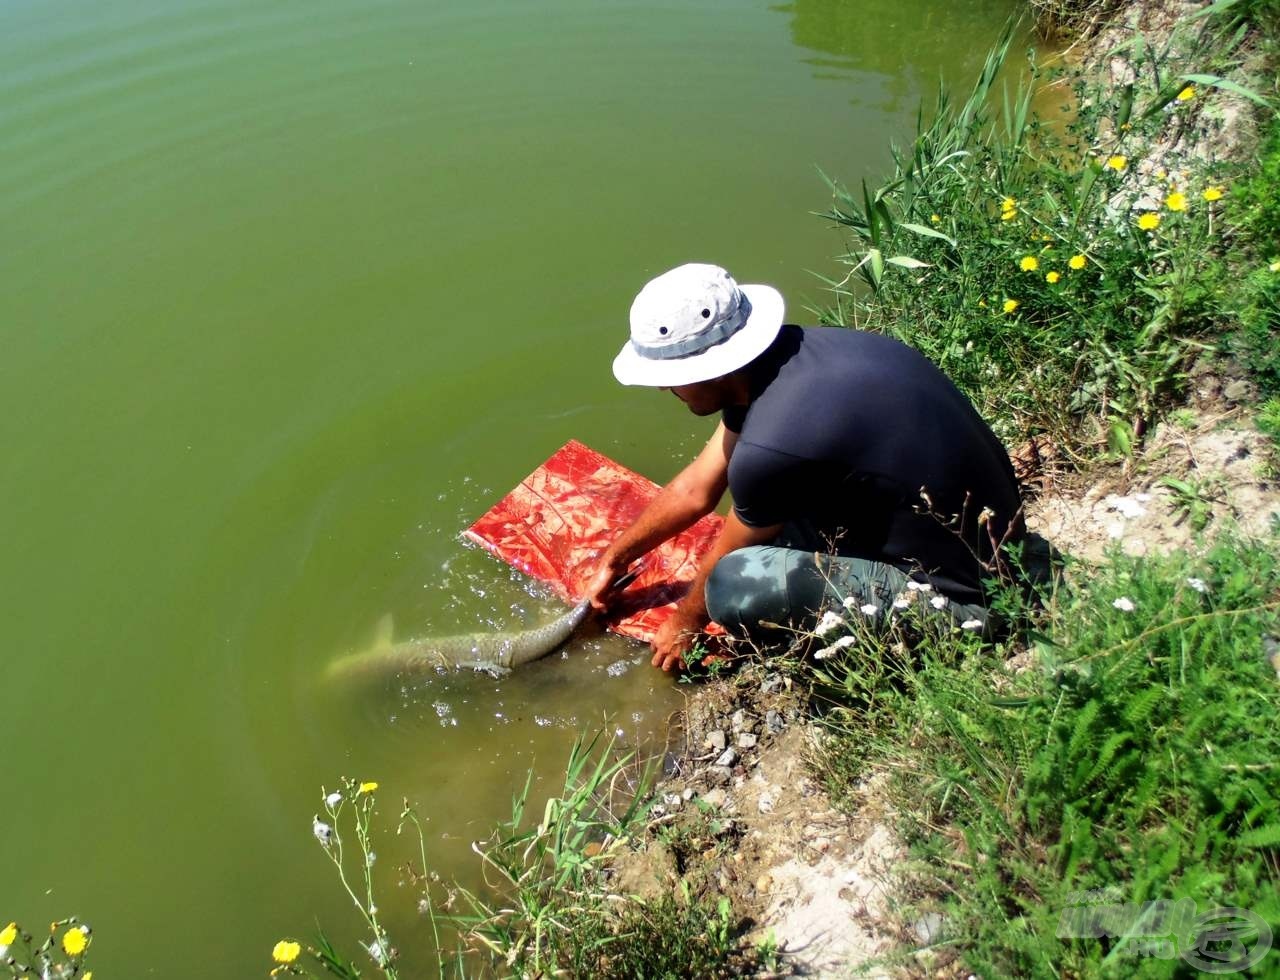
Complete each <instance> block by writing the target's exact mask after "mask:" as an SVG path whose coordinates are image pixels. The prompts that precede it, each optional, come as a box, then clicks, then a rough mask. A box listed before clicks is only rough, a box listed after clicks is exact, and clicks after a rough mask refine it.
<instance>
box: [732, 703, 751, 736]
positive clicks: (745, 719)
mask: <svg viewBox="0 0 1280 980" xmlns="http://www.w3.org/2000/svg"><path fill="white" fill-rule="evenodd" d="M731 724H732V725H733V730H734V731H735V732H749V731H751V730H752V729H753V728H755V727H756V726H755V719H753V718H752V717H751V716H750V715H748V714H747V713H746V711H744V710H743V709H742V708H739V709H738V710H737V711H735V712H734V713H733V718H732V720H731Z"/></svg>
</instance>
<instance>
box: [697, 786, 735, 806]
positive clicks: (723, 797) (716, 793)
mask: <svg viewBox="0 0 1280 980" xmlns="http://www.w3.org/2000/svg"><path fill="white" fill-rule="evenodd" d="M728 800H729V794H728V793H726V792H725V791H724V790H722V789H713V790H708V791H707V793H706V794H705V795H704V796H703V797H702V802H704V803H706V804H707V806H713V807H716V808H721V807H723V806H724V805H725V803H727V802H728Z"/></svg>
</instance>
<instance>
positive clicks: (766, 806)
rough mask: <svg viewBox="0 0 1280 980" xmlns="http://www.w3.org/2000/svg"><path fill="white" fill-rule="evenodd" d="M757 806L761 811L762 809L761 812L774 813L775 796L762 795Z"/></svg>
mask: <svg viewBox="0 0 1280 980" xmlns="http://www.w3.org/2000/svg"><path fill="white" fill-rule="evenodd" d="M756 807H757V809H759V811H760V812H761V813H772V812H773V797H772V796H762V797H760V802H759V803H757V804H756Z"/></svg>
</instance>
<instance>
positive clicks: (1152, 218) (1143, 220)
mask: <svg viewBox="0 0 1280 980" xmlns="http://www.w3.org/2000/svg"><path fill="white" fill-rule="evenodd" d="M1138 227H1139V228H1141V229H1142V230H1143V231H1155V230H1156V229H1157V228H1159V227H1160V215H1158V214H1156V213H1155V212H1154V211H1148V212H1147V213H1146V214H1144V215H1142V217H1140V218H1139V219H1138Z"/></svg>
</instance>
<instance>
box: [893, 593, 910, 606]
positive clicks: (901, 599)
mask: <svg viewBox="0 0 1280 980" xmlns="http://www.w3.org/2000/svg"><path fill="white" fill-rule="evenodd" d="M910 605H911V600H910V599H908V598H907V597H906V596H904V595H900V596H898V598H896V599H894V600H893V608H894V609H906V608H907V607H908V606H910Z"/></svg>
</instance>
